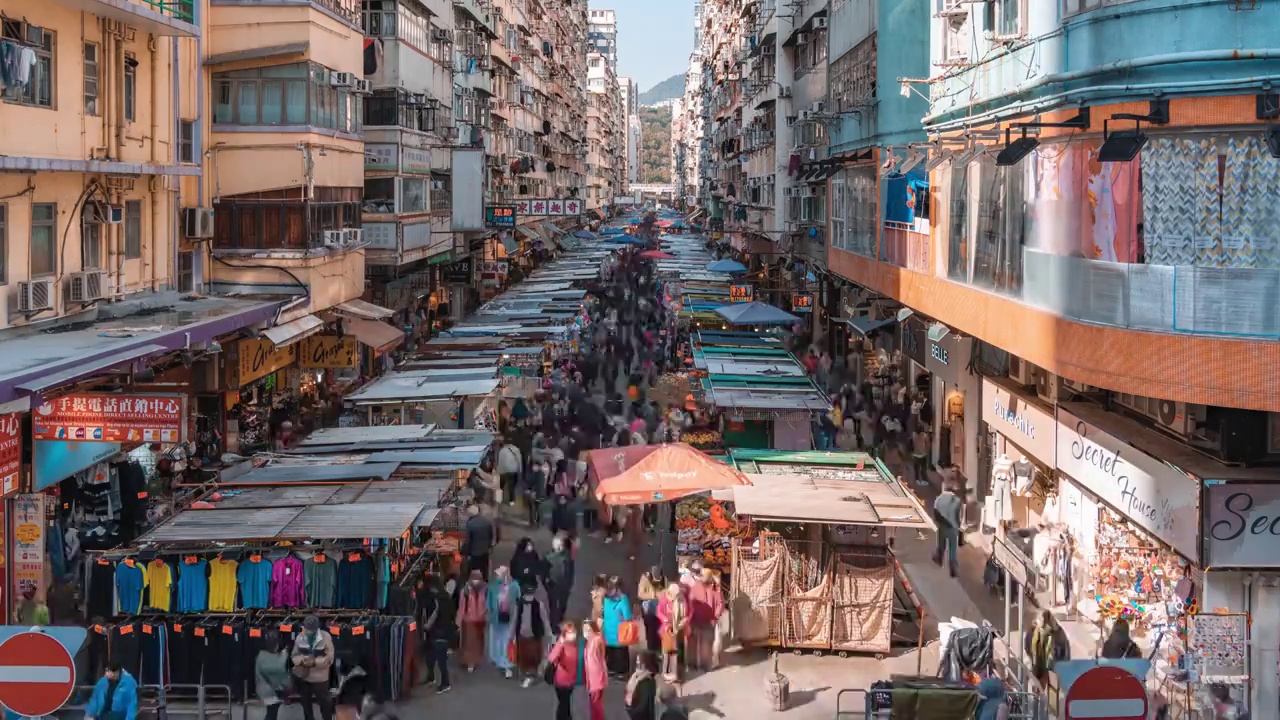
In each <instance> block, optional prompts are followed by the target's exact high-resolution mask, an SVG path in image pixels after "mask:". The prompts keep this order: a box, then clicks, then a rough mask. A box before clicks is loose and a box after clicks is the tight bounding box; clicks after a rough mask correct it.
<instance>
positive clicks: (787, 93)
mask: <svg viewBox="0 0 1280 720" xmlns="http://www.w3.org/2000/svg"><path fill="white" fill-rule="evenodd" d="M778 97H780V98H789V97H791V88H790V87H788V86H786V85H783V86H782V89H780V90H778Z"/></svg>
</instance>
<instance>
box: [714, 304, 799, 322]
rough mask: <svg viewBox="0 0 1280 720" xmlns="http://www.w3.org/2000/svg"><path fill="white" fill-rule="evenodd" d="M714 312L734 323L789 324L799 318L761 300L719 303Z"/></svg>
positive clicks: (797, 320)
mask: <svg viewBox="0 0 1280 720" xmlns="http://www.w3.org/2000/svg"><path fill="white" fill-rule="evenodd" d="M716 314H717V315H719V316H720V317H722V318H724V319H725V320H728V321H729V322H730V323H733V324H734V325H790V324H791V323H794V322H799V321H800V318H798V317H796V316H795V315H792V314H791V313H789V312H787V311H786V310H783V309H781V308H776V307H774V306H772V305H766V304H764V303H762V302H749V303H737V304H730V305H721V306H720V307H718V308H716Z"/></svg>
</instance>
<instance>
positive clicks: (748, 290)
mask: <svg viewBox="0 0 1280 720" xmlns="http://www.w3.org/2000/svg"><path fill="white" fill-rule="evenodd" d="M754 295H755V293H754V291H753V289H752V287H751V286H750V285H730V286H729V302H736V303H749V302H751V300H752V298H753V297H754Z"/></svg>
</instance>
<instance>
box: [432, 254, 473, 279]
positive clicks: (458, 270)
mask: <svg viewBox="0 0 1280 720" xmlns="http://www.w3.org/2000/svg"><path fill="white" fill-rule="evenodd" d="M471 268H472V263H471V258H469V257H465V258H462V259H461V260H458V261H457V262H454V263H450V264H449V265H446V266H445V267H444V268H443V269H442V270H441V271H440V279H441V280H442V281H443V282H446V283H451V284H454V285H470V284H471Z"/></svg>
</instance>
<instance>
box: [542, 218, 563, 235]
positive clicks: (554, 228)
mask: <svg viewBox="0 0 1280 720" xmlns="http://www.w3.org/2000/svg"><path fill="white" fill-rule="evenodd" d="M542 224H543V226H545V227H546V228H547V229H548V230H550V231H551V232H553V233H555V234H556V235H568V234H569V233H567V232H565V231H564V230H562V229H560V226H559V225H557V224H555V223H553V222H551V221H550V220H547V221H546V222H544V223H542Z"/></svg>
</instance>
